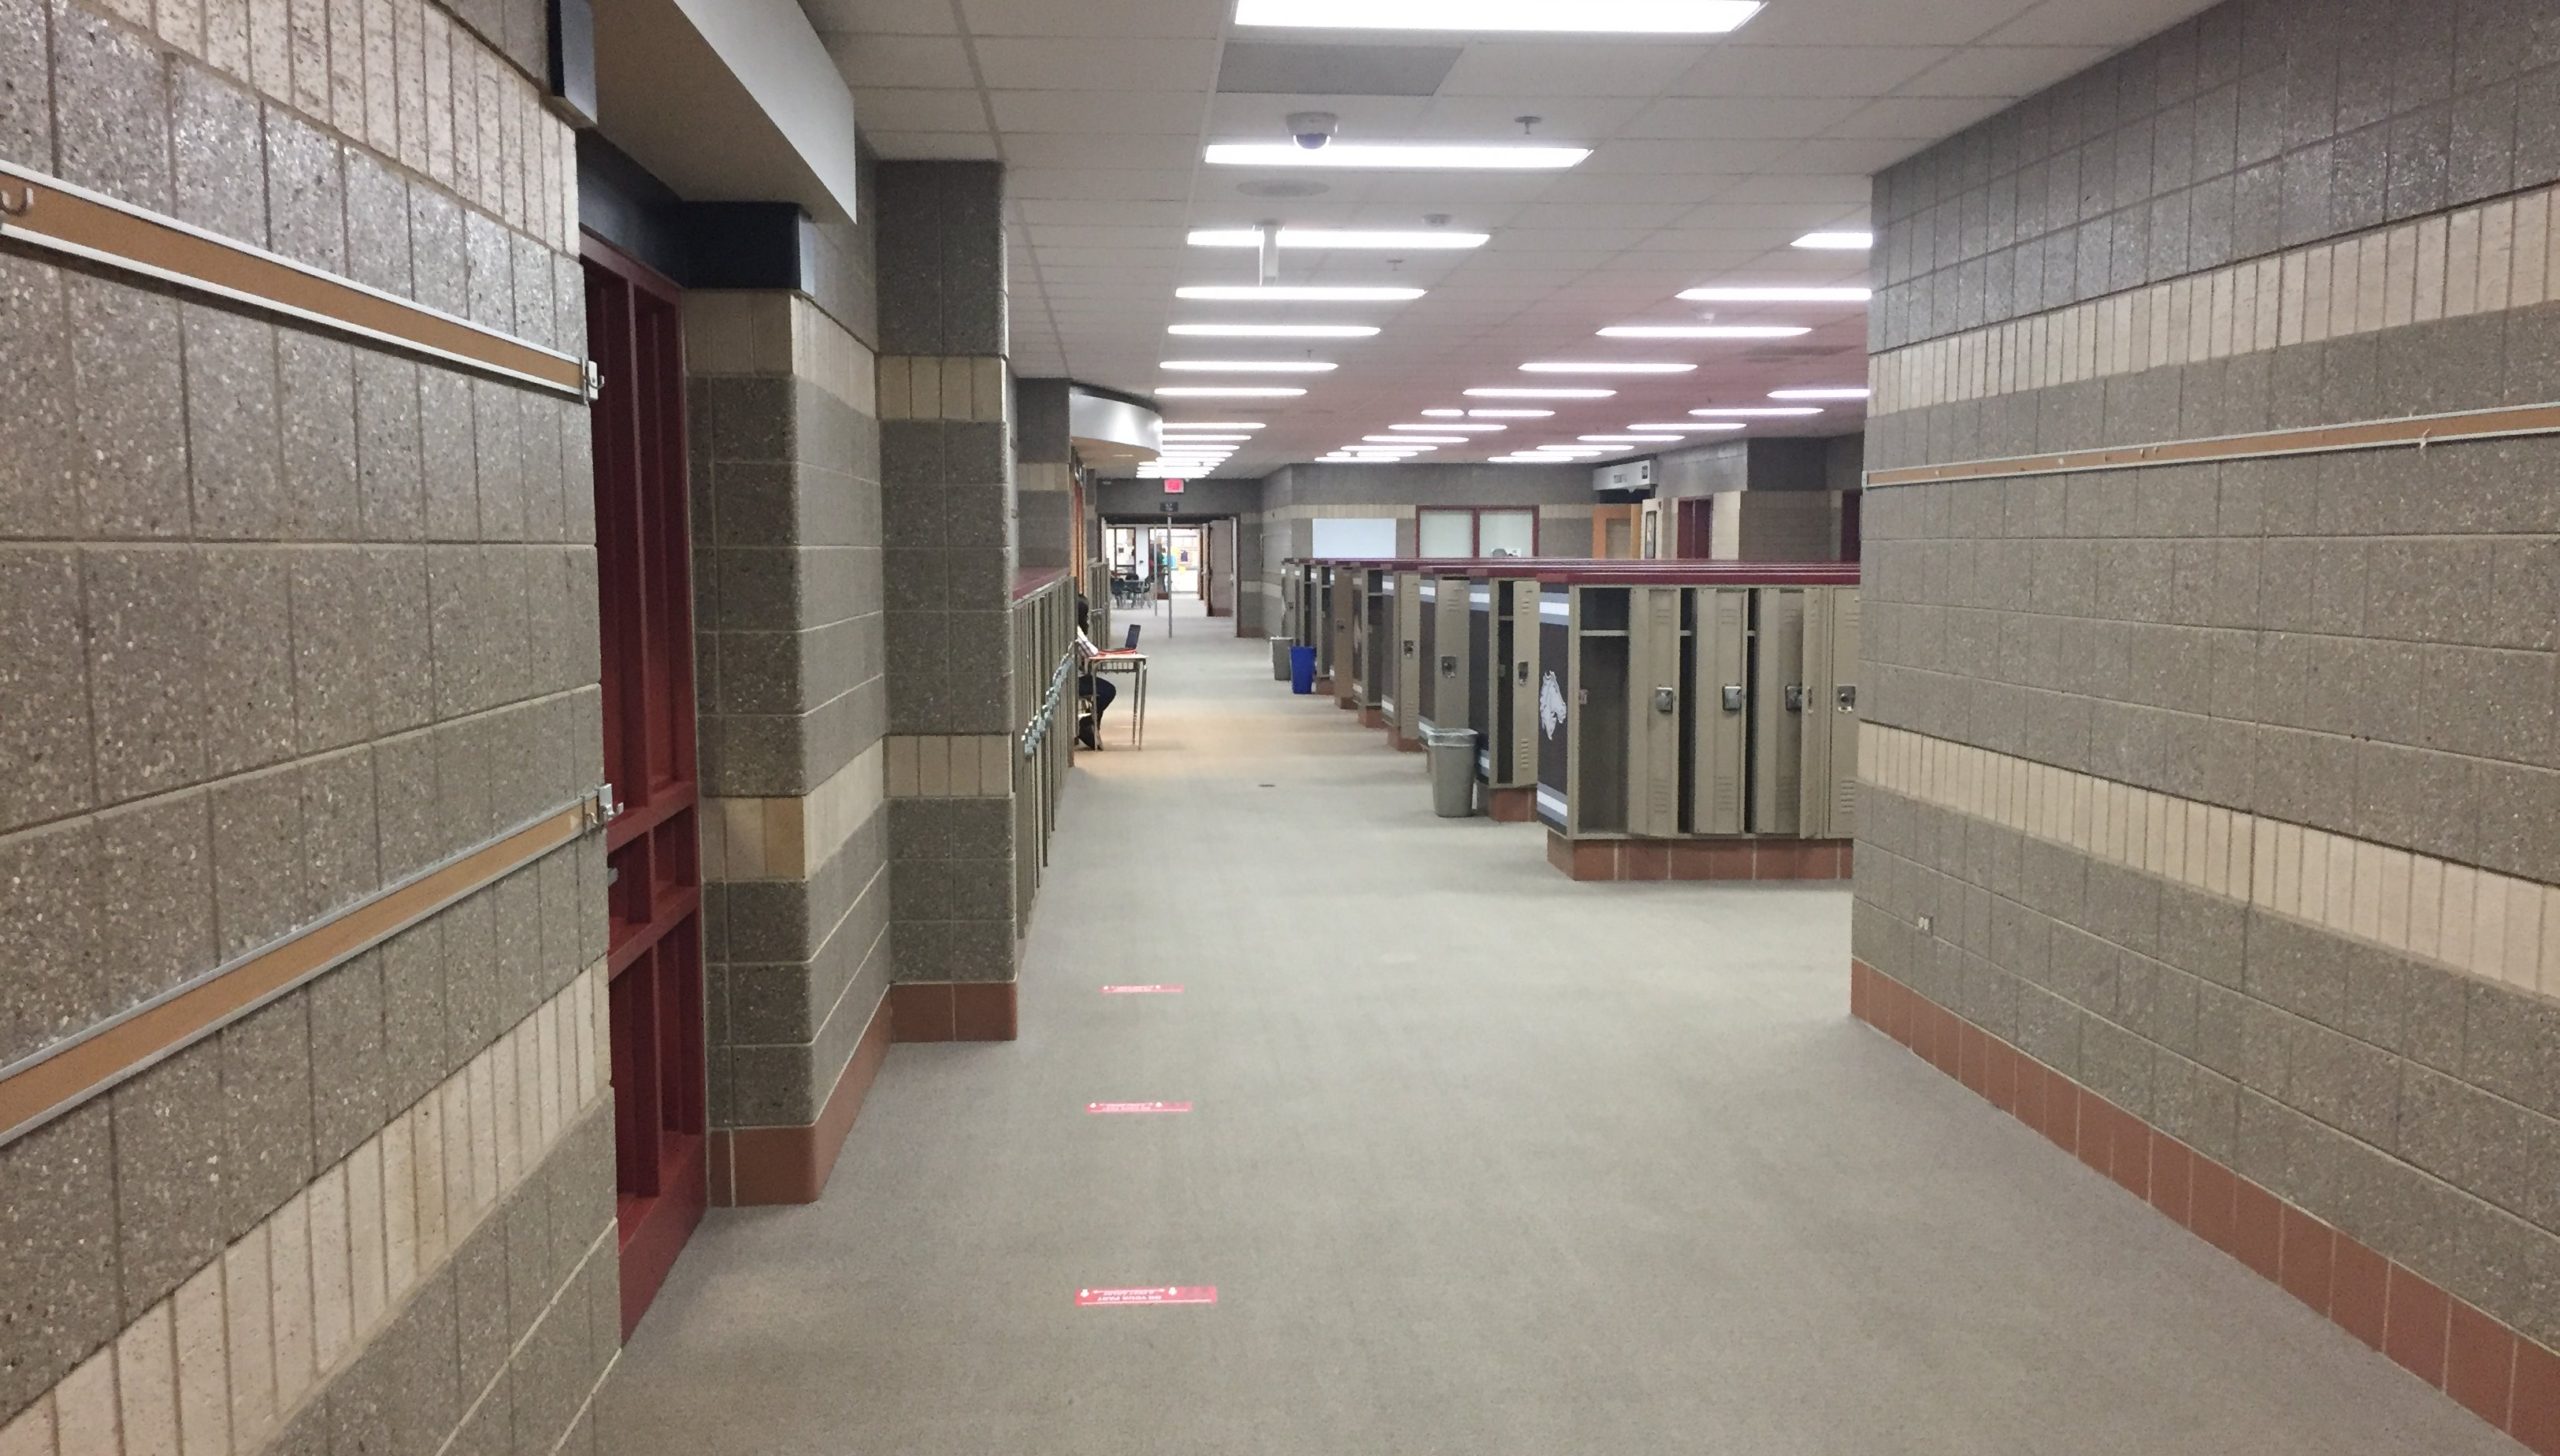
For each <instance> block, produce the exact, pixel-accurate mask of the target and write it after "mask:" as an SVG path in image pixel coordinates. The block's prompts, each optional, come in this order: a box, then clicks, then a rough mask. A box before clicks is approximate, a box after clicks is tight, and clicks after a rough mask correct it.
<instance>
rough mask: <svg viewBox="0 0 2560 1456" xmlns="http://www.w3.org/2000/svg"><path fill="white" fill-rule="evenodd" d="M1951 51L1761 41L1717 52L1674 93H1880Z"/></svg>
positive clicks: (1674, 86)
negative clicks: (1803, 44)
mask: <svg viewBox="0 0 2560 1456" xmlns="http://www.w3.org/2000/svg"><path fill="white" fill-rule="evenodd" d="M1953 54H1955V52H1953V51H1952V50H1949V49H1945V48H1942V47H1935V46H1905V45H1894V46H1836V45H1831V46H1759V47H1755V48H1752V49H1748V50H1744V49H1732V50H1723V51H1718V52H1716V53H1715V54H1714V55H1711V56H1709V57H1707V58H1706V59H1705V60H1703V61H1700V62H1699V63H1698V64H1697V65H1695V66H1693V67H1691V68H1690V69H1689V71H1688V73H1687V74H1685V75H1683V76H1682V77H1681V78H1680V79H1679V80H1678V81H1676V82H1674V83H1672V85H1671V87H1670V88H1669V90H1670V94H1671V95H1674V96H1882V95H1884V94H1886V93H1887V92H1889V91H1891V90H1893V88H1894V87H1896V86H1899V85H1901V84H1902V83H1903V82H1905V81H1908V80H1910V79H1911V78H1912V77H1914V76H1917V75H1919V74H1921V73H1922V72H1924V71H1926V70H1928V69H1929V68H1930V67H1931V66H1933V65H1936V64H1937V63H1939V62H1940V61H1943V60H1945V59H1946V58H1947V57H1948V56H1950V55H1953Z"/></svg>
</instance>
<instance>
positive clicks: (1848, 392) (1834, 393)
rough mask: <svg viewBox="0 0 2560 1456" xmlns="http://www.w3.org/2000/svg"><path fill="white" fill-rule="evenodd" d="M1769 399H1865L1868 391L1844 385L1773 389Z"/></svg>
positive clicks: (1858, 386)
mask: <svg viewBox="0 0 2560 1456" xmlns="http://www.w3.org/2000/svg"><path fill="white" fill-rule="evenodd" d="M1769 397H1770V398H1771V399H1865V398H1866V397H1867V391H1866V388H1865V386H1863V385H1856V384H1842V385H1830V386H1825V387H1823V388H1820V389H1773V390H1770V391H1769Z"/></svg>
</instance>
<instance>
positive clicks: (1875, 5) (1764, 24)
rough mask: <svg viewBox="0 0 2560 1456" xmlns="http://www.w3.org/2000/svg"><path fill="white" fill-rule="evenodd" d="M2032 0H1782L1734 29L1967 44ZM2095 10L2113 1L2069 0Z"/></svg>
mask: <svg viewBox="0 0 2560 1456" xmlns="http://www.w3.org/2000/svg"><path fill="white" fill-rule="evenodd" d="M2035 3H2036V0H1925V3H1921V0H1906V3H1902V4H1883V3H1879V0H1784V3H1781V4H1775V5H1771V6H1769V7H1768V8H1767V9H1765V10H1763V11H1761V12H1760V13H1759V14H1758V15H1756V16H1753V17H1752V19H1751V23H1750V24H1748V25H1746V26H1744V27H1743V28H1742V29H1740V30H1738V31H1735V32H1734V33H1733V36H1732V38H1731V40H1730V41H1729V42H1728V43H1729V44H1731V45H1733V46H1735V47H1737V48H1753V49H1756V48H1758V47H1761V46H1776V45H1870V46H1894V45H1911V46H1944V45H1967V44H1970V43H1972V42H1974V41H1977V40H1980V39H1982V37H1983V35H1984V34H1985V33H1986V32H1988V31H1990V30H1992V29H1994V28H1996V27H1998V26H2000V25H2003V24H2005V23H2007V22H2009V21H2011V20H2014V19H2016V18H2017V17H2019V16H2020V15H2023V14H2025V13H2026V12H2027V10H2029V9H2030V8H2031V7H2033V6H2034V4H2035ZM2074 3H2075V4H2077V5H2079V6H2080V7H2081V8H2084V9H2100V8H2104V7H2106V6H2108V5H2111V4H2113V3H2114V0H2074Z"/></svg>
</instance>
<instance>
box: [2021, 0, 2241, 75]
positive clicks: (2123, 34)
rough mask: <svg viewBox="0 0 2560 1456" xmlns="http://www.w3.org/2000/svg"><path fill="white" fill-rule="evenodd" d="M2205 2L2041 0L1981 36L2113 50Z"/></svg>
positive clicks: (2206, 3) (2174, 21)
mask: <svg viewBox="0 0 2560 1456" xmlns="http://www.w3.org/2000/svg"><path fill="white" fill-rule="evenodd" d="M2209 3H2210V0H2204V3H2199V0H2045V3H2043V4H2041V5H2038V6H2037V7H2035V8H2034V9H2033V10H2030V11H2028V12H2027V13H2026V14H2024V15H2022V16H2020V17H2018V18H2017V19H2016V20H2014V21H2012V22H2011V23H2009V24H2008V25H2005V26H2002V27H2001V28H2000V29H1998V30H1995V31H1993V32H1992V33H1991V34H1989V35H1987V36H1984V37H1983V40H1984V41H1986V42H1987V43H1989V44H1992V45H2089V46H2103V47H2106V48H2108V49H2110V50H2112V49H2116V48H2118V47H2122V46H2129V45H2131V44H2133V43H2134V42H2135V41H2138V40H2145V39H2148V38H2149V37H2151V36H2153V35H2156V34H2158V33H2159V32H2161V31H2164V30H2167V29H2168V28H2169V27H2170V26H2172V25H2175V24H2177V23H2178V22H2179V21H2181V20H2184V19H2186V18H2187V17H2188V16H2190V15H2193V14H2195V13H2197V12H2198V11H2200V10H2204V9H2207V8H2209ZM2057 79H2058V78H2057Z"/></svg>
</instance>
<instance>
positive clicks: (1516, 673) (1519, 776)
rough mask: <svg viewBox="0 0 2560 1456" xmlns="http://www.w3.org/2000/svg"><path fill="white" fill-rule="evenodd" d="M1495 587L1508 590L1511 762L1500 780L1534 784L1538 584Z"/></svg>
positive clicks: (1536, 757) (1536, 775) (1535, 772)
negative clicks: (1509, 617)
mask: <svg viewBox="0 0 2560 1456" xmlns="http://www.w3.org/2000/svg"><path fill="white" fill-rule="evenodd" d="M1496 589H1497V590H1506V591H1508V592H1510V594H1511V595H1510V599H1509V603H1508V609H1509V612H1510V616H1511V659H1510V678H1511V681H1510V683H1509V684H1508V686H1507V688H1506V691H1508V692H1509V693H1510V694H1511V724H1512V729H1511V742H1510V749H1511V766H1510V768H1509V770H1508V771H1507V772H1506V773H1504V774H1503V776H1502V778H1501V780H1500V781H1501V782H1502V783H1505V784H1534V783H1536V782H1537V781H1538V733H1537V728H1536V726H1535V725H1536V724H1537V721H1538V584H1537V582H1535V581H1515V582H1510V583H1507V584H1503V583H1498V584H1497V587H1496Z"/></svg>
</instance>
